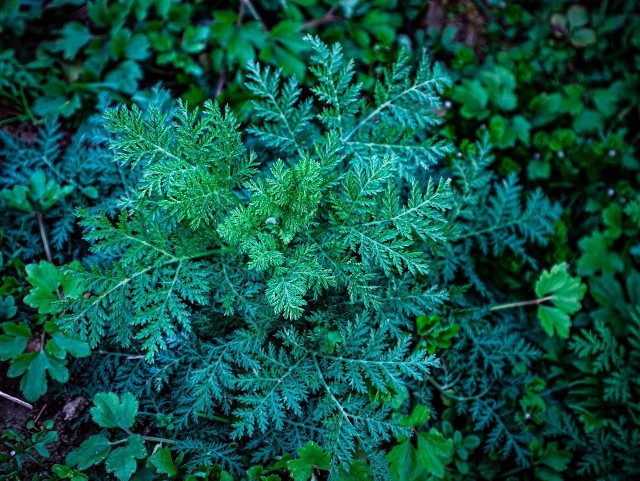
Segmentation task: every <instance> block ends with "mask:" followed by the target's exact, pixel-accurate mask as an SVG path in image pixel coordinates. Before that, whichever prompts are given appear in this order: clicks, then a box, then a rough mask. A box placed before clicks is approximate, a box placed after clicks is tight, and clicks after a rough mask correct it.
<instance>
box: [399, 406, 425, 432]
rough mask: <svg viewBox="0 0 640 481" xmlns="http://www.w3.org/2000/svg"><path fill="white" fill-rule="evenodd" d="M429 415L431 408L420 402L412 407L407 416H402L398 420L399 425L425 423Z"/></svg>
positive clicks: (419, 424)
mask: <svg viewBox="0 0 640 481" xmlns="http://www.w3.org/2000/svg"><path fill="white" fill-rule="evenodd" d="M430 416H431V409H429V408H428V407H427V406H422V405H421V404H418V405H417V406H415V407H414V408H413V411H412V413H411V414H410V415H409V416H404V417H403V418H402V419H401V420H400V426H406V427H411V426H418V427H419V426H422V425H423V424H425V423H426V422H427V421H428V420H429V417H430Z"/></svg>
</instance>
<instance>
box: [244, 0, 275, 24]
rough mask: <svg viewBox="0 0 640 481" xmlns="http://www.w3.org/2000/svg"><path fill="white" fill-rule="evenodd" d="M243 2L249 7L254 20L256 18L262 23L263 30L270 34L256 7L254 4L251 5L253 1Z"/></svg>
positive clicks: (246, 0)
mask: <svg viewBox="0 0 640 481" xmlns="http://www.w3.org/2000/svg"><path fill="white" fill-rule="evenodd" d="M241 1H242V3H243V4H244V5H245V6H246V7H247V9H248V10H249V12H251V15H252V16H253V18H255V19H256V20H257V21H258V22H259V23H260V26H261V27H262V30H264V31H265V32H268V31H269V28H268V27H267V24H266V23H264V20H262V17H261V16H260V14H259V13H258V11H257V10H256V7H254V6H253V3H251V0H241Z"/></svg>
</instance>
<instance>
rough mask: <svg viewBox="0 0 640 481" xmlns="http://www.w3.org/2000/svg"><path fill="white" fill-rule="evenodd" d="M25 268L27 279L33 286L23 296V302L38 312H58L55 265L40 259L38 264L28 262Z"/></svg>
mask: <svg viewBox="0 0 640 481" xmlns="http://www.w3.org/2000/svg"><path fill="white" fill-rule="evenodd" d="M25 270H26V272H27V281H28V282H29V283H30V284H31V285H32V286H33V287H32V288H31V291H30V292H29V294H28V295H27V296H26V297H25V298H24V302H25V304H27V305H29V306H31V307H34V308H37V309H38V312H39V313H40V314H54V313H57V312H59V311H60V308H59V307H58V306H56V305H55V303H56V301H57V300H58V296H57V291H58V287H60V274H59V273H58V270H57V269H56V266H54V265H53V264H51V263H49V262H47V261H40V263H39V264H29V265H28V266H27V267H26V268H25Z"/></svg>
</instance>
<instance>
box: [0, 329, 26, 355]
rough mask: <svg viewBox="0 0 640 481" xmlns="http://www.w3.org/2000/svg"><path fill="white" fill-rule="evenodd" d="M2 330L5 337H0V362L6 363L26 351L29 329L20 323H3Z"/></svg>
mask: <svg viewBox="0 0 640 481" xmlns="http://www.w3.org/2000/svg"><path fill="white" fill-rule="evenodd" d="M2 330H3V331H4V333H5V335H3V336H0V361H7V360H9V359H13V358H14V357H16V356H18V355H19V354H21V353H22V352H23V351H24V350H25V349H26V347H27V343H28V342H29V339H31V329H29V328H28V327H27V326H25V325H24V324H22V323H20V324H16V323H13V322H5V323H4V324H2Z"/></svg>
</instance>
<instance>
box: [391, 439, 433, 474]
mask: <svg viewBox="0 0 640 481" xmlns="http://www.w3.org/2000/svg"><path fill="white" fill-rule="evenodd" d="M387 460H388V461H389V471H390V472H391V479H393V481H423V480H425V479H428V476H429V473H428V472H427V470H426V469H425V467H424V466H423V465H422V463H421V462H420V461H419V460H418V452H417V451H416V449H415V448H414V447H413V445H412V444H411V441H410V440H408V439H407V440H406V441H403V442H401V443H400V444H398V445H397V446H394V447H393V448H392V449H391V451H389V454H387Z"/></svg>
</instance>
